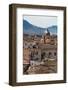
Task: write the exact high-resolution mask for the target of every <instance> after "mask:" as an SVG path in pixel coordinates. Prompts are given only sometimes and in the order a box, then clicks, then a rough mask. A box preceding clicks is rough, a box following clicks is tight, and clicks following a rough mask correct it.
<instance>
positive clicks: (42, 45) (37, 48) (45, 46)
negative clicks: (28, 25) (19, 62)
mask: <svg viewBox="0 0 68 90" xmlns="http://www.w3.org/2000/svg"><path fill="white" fill-rule="evenodd" d="M23 50H24V51H23V52H24V56H23V57H24V64H29V63H30V64H32V63H33V64H35V63H39V62H42V61H45V60H47V59H49V60H57V37H56V36H53V35H51V34H50V32H49V30H47V33H45V35H43V36H42V37H41V38H38V37H36V36H35V38H34V37H33V38H30V39H27V38H26V39H25V40H24V47H23Z"/></svg>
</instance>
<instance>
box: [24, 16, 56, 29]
mask: <svg viewBox="0 0 68 90" xmlns="http://www.w3.org/2000/svg"><path fill="white" fill-rule="evenodd" d="M24 19H25V20H27V21H28V22H30V23H31V24H33V25H36V26H39V27H43V28H47V27H50V26H53V25H57V17H56V16H31V15H24Z"/></svg>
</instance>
